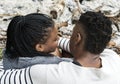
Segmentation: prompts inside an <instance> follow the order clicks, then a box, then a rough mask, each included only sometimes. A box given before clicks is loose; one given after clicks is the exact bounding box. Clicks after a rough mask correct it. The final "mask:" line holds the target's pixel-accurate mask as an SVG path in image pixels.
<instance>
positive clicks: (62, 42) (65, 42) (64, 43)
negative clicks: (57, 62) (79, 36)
mask: <svg viewBox="0 0 120 84" xmlns="http://www.w3.org/2000/svg"><path fill="white" fill-rule="evenodd" d="M69 44H70V39H68V38H62V37H60V38H59V41H58V46H59V48H61V49H62V50H64V51H66V52H70V47H69Z"/></svg>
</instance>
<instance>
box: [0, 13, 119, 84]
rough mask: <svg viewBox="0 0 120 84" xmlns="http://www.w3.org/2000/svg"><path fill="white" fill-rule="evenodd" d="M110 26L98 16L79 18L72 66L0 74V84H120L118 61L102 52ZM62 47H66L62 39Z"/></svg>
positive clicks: (37, 67)
mask: <svg viewBox="0 0 120 84" xmlns="http://www.w3.org/2000/svg"><path fill="white" fill-rule="evenodd" d="M111 24H112V23H111V21H110V20H109V19H108V18H107V17H105V16H104V15H103V14H101V13H95V12H86V13H84V14H82V15H81V17H80V19H79V21H78V22H77V23H76V26H75V28H74V30H73V34H72V36H71V39H70V52H71V54H72V55H73V56H74V61H73V62H61V63H59V64H48V65H45V64H44V65H40V64H38V65H34V66H31V67H28V68H25V69H20V70H18V69H12V70H7V71H4V70H1V72H0V76H1V80H0V82H1V84H13V83H16V84H88V83H89V84H120V57H119V56H118V55H117V54H116V53H115V52H114V51H112V50H109V49H105V48H106V45H107V43H108V42H109V41H110V39H111V34H112V28H111ZM64 41H66V40H64ZM62 43H63V47H64V48H65V47H67V45H66V46H64V44H66V43H65V42H63V39H61V40H60V41H59V44H60V45H61V44H62ZM68 46H69V45H68Z"/></svg>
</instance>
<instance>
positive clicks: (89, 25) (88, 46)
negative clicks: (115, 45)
mask: <svg viewBox="0 0 120 84" xmlns="http://www.w3.org/2000/svg"><path fill="white" fill-rule="evenodd" d="M79 22H80V23H81V24H82V25H83V31H84V33H85V35H86V38H85V43H84V49H85V50H87V51H89V52H91V53H94V54H100V53H101V52H102V51H103V50H104V49H105V48H106V46H107V43H108V42H109V41H110V39H111V34H112V26H111V25H112V22H111V21H110V20H109V18H107V17H105V16H104V14H102V13H97V12H91V11H88V12H86V13H83V14H81V16H80V19H79Z"/></svg>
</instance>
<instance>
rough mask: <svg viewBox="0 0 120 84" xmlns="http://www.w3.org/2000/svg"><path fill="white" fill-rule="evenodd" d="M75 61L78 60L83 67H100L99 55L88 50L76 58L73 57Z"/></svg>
mask: <svg viewBox="0 0 120 84" xmlns="http://www.w3.org/2000/svg"><path fill="white" fill-rule="evenodd" d="M75 60H76V61H77V62H79V63H80V64H81V65H82V66H84V67H95V68H100V67H101V59H100V56H99V55H95V54H91V53H89V52H86V53H85V54H82V55H81V56H79V57H78V58H76V59H75Z"/></svg>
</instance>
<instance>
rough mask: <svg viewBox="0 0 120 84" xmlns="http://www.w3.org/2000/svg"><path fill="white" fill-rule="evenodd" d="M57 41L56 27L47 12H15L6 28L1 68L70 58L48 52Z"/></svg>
mask: <svg viewBox="0 0 120 84" xmlns="http://www.w3.org/2000/svg"><path fill="white" fill-rule="evenodd" d="M57 45H58V36H57V28H56V26H55V23H54V21H53V20H52V19H51V18H50V17H49V16H47V15H44V14H39V13H33V14H28V15H26V16H15V17H14V18H13V19H12V21H11V22H10V24H9V26H8V29H7V43H6V50H5V52H4V56H3V65H4V69H18V68H25V67H28V66H31V65H34V64H56V63H59V62H61V61H70V60H69V59H64V58H59V57H57V56H54V55H52V54H50V53H51V52H54V51H55V49H56V48H57Z"/></svg>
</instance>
